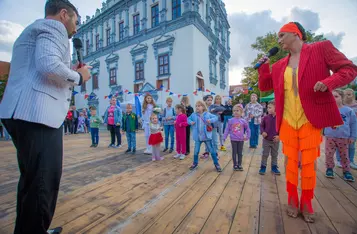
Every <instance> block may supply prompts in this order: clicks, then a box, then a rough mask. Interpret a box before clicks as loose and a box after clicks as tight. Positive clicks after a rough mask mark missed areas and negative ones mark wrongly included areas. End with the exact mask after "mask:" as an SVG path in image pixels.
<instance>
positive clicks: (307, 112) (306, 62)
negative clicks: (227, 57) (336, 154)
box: [258, 22, 357, 222]
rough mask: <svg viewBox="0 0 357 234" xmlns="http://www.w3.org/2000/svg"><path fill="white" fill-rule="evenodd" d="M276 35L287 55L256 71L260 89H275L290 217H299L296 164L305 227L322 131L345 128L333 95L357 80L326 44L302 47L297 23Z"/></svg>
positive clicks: (303, 38)
mask: <svg viewBox="0 0 357 234" xmlns="http://www.w3.org/2000/svg"><path fill="white" fill-rule="evenodd" d="M278 36H279V41H278V42H279V44H280V46H281V47H282V49H284V50H288V51H289V52H290V53H289V55H288V56H287V57H285V58H283V59H281V60H279V61H278V62H276V63H275V64H273V65H272V69H271V71H270V67H269V60H268V61H267V62H266V63H265V64H263V65H262V66H261V67H260V68H259V70H258V72H259V89H260V90H261V91H269V90H272V89H274V93H275V102H276V118H277V125H276V126H277V131H278V132H279V137H280V139H281V141H282V142H283V153H284V155H285V156H286V157H285V171H286V180H287V192H288V204H289V209H288V215H289V216H291V217H297V215H298V212H299V197H298V192H297V185H298V174H299V172H298V163H299V161H300V162H301V166H302V169H301V188H302V192H301V200H300V211H301V212H302V214H303V216H304V219H305V221H306V222H314V219H313V209H312V204H311V200H312V199H313V196H314V188H315V184H316V159H317V157H318V156H319V155H320V144H321V141H322V136H321V130H322V129H323V128H325V127H331V126H338V125H342V124H343V121H342V118H341V116H340V113H339V111H338V108H337V105H336V103H335V100H334V97H333V96H332V93H331V92H332V91H333V90H334V89H336V88H338V87H341V86H344V85H346V84H348V83H350V82H351V81H352V80H353V79H354V78H355V77H356V76H357V67H356V66H355V65H354V64H353V63H352V62H351V61H349V60H348V59H347V58H346V57H345V56H344V55H343V54H342V53H341V52H340V51H338V50H337V49H336V48H335V47H334V46H333V45H332V43H331V42H330V41H322V42H316V43H313V44H306V43H304V41H306V33H305V30H304V28H303V27H302V26H301V25H300V24H299V23H297V22H290V23H288V24H286V25H284V26H283V27H282V28H281V29H280V31H279V34H278ZM261 61H263V59H261ZM330 71H332V72H333V74H331V73H330Z"/></svg>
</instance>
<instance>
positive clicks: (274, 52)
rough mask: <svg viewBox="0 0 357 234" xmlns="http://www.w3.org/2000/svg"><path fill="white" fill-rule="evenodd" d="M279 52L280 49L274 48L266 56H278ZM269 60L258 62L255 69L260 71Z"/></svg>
mask: <svg viewBox="0 0 357 234" xmlns="http://www.w3.org/2000/svg"><path fill="white" fill-rule="evenodd" d="M278 52H279V48H278V47H273V48H271V49H270V50H269V52H268V53H267V54H266V55H265V56H266V57H268V58H270V57H272V56H274V55H276V54H277V53H278ZM267 60H268V59H264V60H263V61H262V62H257V64H255V65H254V69H258V68H259V67H260V66H261V65H262V64H263V63H265V62H266V61H267Z"/></svg>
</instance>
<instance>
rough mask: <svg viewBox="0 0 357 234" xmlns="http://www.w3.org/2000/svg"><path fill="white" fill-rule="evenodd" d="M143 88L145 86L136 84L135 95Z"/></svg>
mask: <svg viewBox="0 0 357 234" xmlns="http://www.w3.org/2000/svg"><path fill="white" fill-rule="evenodd" d="M142 87H143V84H134V93H138V92H139V91H140V89H141V88H142Z"/></svg>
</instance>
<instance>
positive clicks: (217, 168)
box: [214, 164, 222, 172]
mask: <svg viewBox="0 0 357 234" xmlns="http://www.w3.org/2000/svg"><path fill="white" fill-rule="evenodd" d="M214 166H215V168H216V170H217V172H222V168H221V166H220V165H219V164H215V165H214Z"/></svg>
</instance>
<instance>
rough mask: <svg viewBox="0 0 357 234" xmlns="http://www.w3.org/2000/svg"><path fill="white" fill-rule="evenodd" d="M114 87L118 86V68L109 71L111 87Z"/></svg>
mask: <svg viewBox="0 0 357 234" xmlns="http://www.w3.org/2000/svg"><path fill="white" fill-rule="evenodd" d="M112 71H114V75H113V74H112ZM113 77H114V78H113ZM112 80H113V81H112ZM113 85H117V68H110V69H109V86H113Z"/></svg>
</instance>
